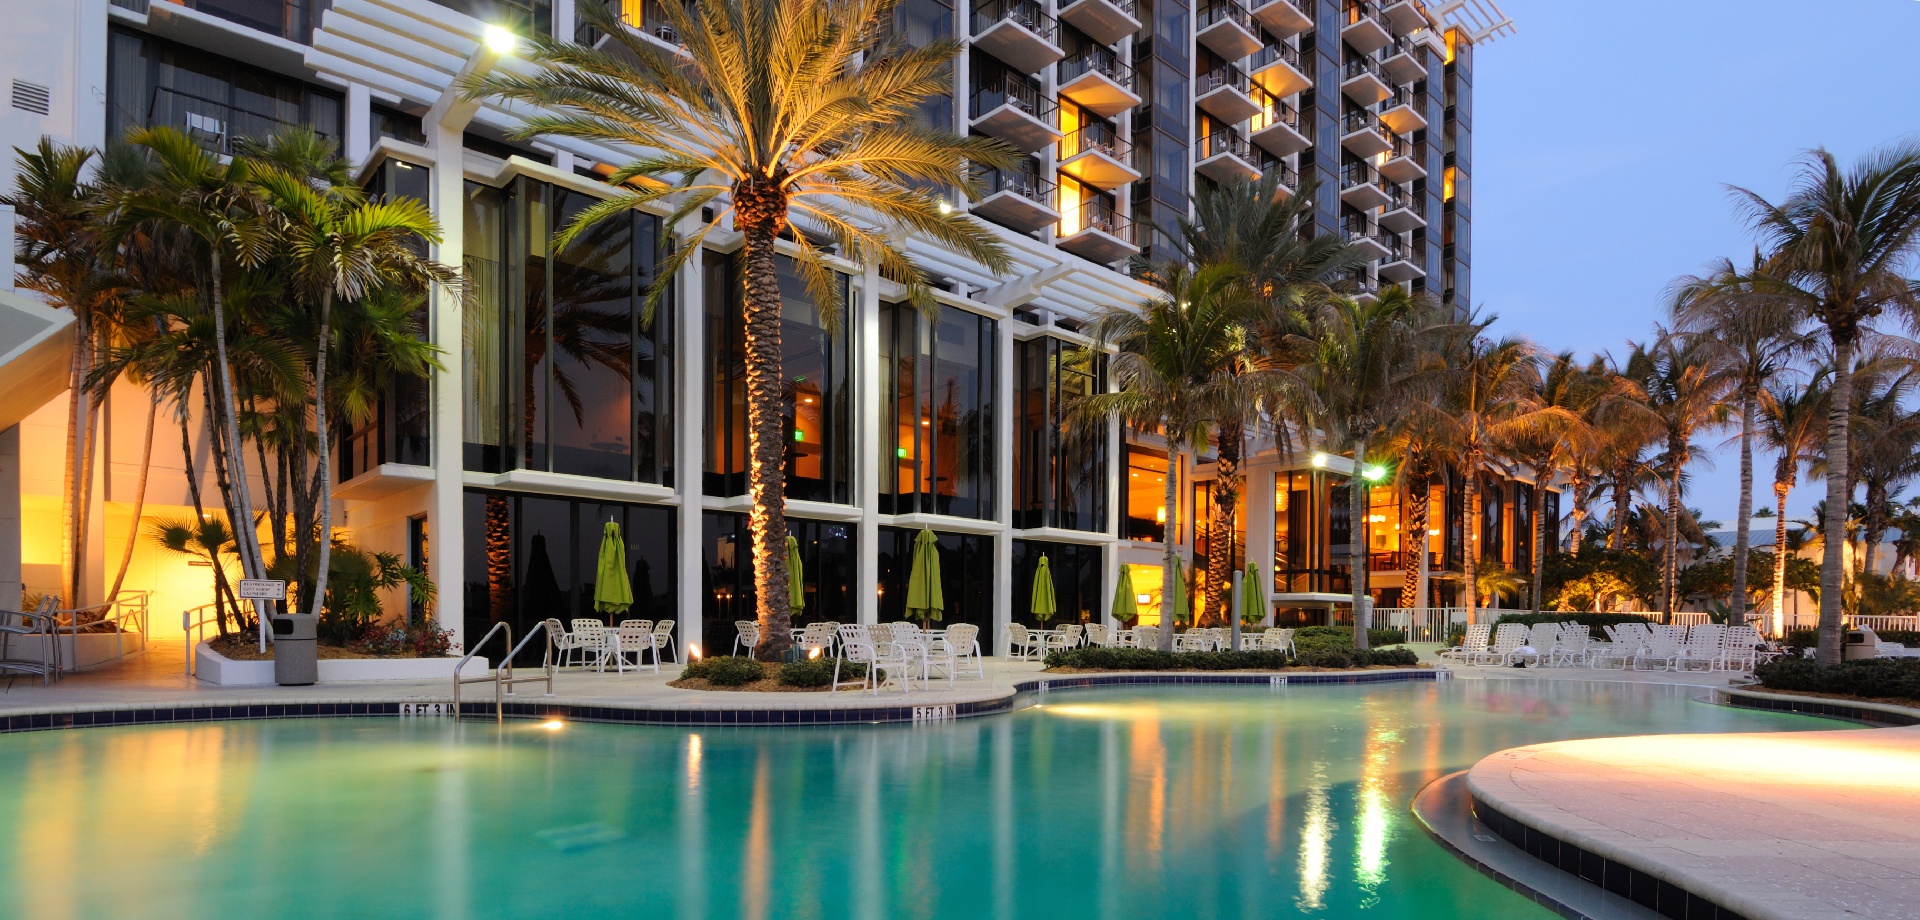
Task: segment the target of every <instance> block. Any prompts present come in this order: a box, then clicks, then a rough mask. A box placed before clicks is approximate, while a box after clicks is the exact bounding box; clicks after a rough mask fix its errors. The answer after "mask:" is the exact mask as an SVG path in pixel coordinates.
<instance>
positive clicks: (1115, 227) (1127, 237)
mask: <svg viewBox="0 0 1920 920" xmlns="http://www.w3.org/2000/svg"><path fill="white" fill-rule="evenodd" d="M1085 230H1098V231H1100V232H1102V233H1105V234H1107V235H1108V236H1111V237H1114V238H1115V239H1119V240H1124V241H1126V242H1129V243H1131V242H1133V221H1132V220H1131V219H1129V218H1128V217H1127V216H1126V215H1124V214H1121V213H1120V212H1119V211H1117V210H1114V207H1113V205H1111V204H1107V203H1106V202H1105V201H1104V200H1099V199H1096V200H1093V201H1083V202H1081V203H1080V206H1079V207H1077V208H1074V209H1073V210H1071V211H1068V212H1067V213H1066V215H1065V216H1063V217H1061V218H1060V235H1061V236H1072V235H1074V234H1076V233H1080V232H1082V231H1085Z"/></svg>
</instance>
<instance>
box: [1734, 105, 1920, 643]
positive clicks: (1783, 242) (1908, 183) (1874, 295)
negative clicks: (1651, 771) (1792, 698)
mask: <svg viewBox="0 0 1920 920" xmlns="http://www.w3.org/2000/svg"><path fill="white" fill-rule="evenodd" d="M1732 191H1733V193H1734V194H1735V196H1736V197H1737V198H1738V200H1739V201H1740V203H1741V205H1742V207H1743V209H1744V210H1745V211H1746V213H1747V216H1748V218H1749V220H1750V221H1751V223H1752V224H1753V227H1754V229H1755V230H1756V231H1758V233H1759V234H1760V236H1761V238H1762V242H1763V244H1764V245H1765V246H1766V248H1767V249H1768V256H1767V261H1766V275H1765V277H1764V278H1763V279H1759V280H1761V282H1762V286H1763V287H1764V288H1765V289H1767V290H1768V291H1769V292H1771V293H1773V294H1776V295H1778V296H1782V297H1785V298H1788V299H1789V300H1790V301H1792V303H1793V304H1794V306H1795V309H1797V310H1798V311H1799V312H1800V314H1801V315H1802V316H1807V317H1811V318H1812V319H1814V320H1816V321H1818V323H1819V324H1820V326H1821V328H1822V329H1823V330H1824V331H1825V333H1826V336H1827V339H1828V342H1829V344H1830V345H1831V347H1832V359H1833V366H1834V369H1835V370H1834V376H1833V399H1832V401H1831V403H1830V405H1829V406H1828V411H1827V451H1826V452H1827V457H1828V465H1827V497H1826V520H1825V521H1824V522H1823V524H1822V528H1823V530H1824V532H1825V536H1826V547H1825V549H1824V551H1823V558H1822V560H1821V566H1820V647H1819V653H1818V657H1819V660H1820V661H1821V662H1823V663H1827V664H1838V663H1839V662H1840V657H1841V648H1840V638H1841V637H1840V621H1841V614H1842V610H1841V590H1840V588H1841V580H1842V577H1843V573H1842V571H1841V562H1842V546H1843V544H1844V543H1845V542H1846V534H1845V528H1846V513H1847V505H1848V503H1849V502H1850V500H1851V498H1852V496H1851V494H1850V492H1849V491H1848V484H1849V482H1850V480H1849V478H1848V469H1847V458H1848V441H1847V436H1848V430H1847V429H1848V423H1849V418H1848V410H1849V408H1850V407H1851V406H1852V405H1853V380H1852V370H1853V356H1854V349H1855V348H1856V346H1857V345H1858V344H1859V341H1860V336H1861V333H1862V332H1864V331H1866V330H1867V329H1868V328H1869V327H1871V325H1872V324H1873V323H1874V322H1875V321H1876V319H1877V318H1878V317H1880V316H1881V315H1882V314H1884V313H1888V312H1891V313H1894V314H1895V315H1896V316H1898V317H1899V318H1901V319H1903V320H1906V321H1909V322H1911V321H1913V320H1914V319H1916V318H1920V294H1917V293H1916V291H1915V289H1914V284H1913V282H1912V280H1911V279H1910V278H1909V276H1908V274H1907V273H1908V271H1909V270H1910V266H1911V263H1912V259H1913V256H1914V253H1915V251H1916V248H1920V144H1916V143H1914V142H1903V143H1900V144H1896V145H1894V146H1891V147H1888V148H1886V149H1884V150H1881V151H1878V152H1875V153H1872V154H1869V155H1867V156H1866V157H1863V158H1862V159H1861V160H1860V161H1859V162H1858V163H1856V164H1854V165H1853V166H1852V167H1851V168H1843V167H1842V166H1841V165H1840V163H1839V161H1838V160H1836V159H1835V158H1834V156H1833V154H1831V153H1829V152H1827V151H1826V150H1815V151H1812V152H1810V153H1808V154H1807V155H1806V157H1805V158H1804V159H1803V160H1802V161H1801V169H1800V172H1799V175H1797V176H1796V177H1795V179H1794V183H1793V186H1792V188H1791V190H1790V191H1789V192H1788V194H1787V197H1786V198H1784V199H1783V200H1781V201H1780V202H1778V203H1775V202H1772V201H1768V200H1767V199H1766V198H1764V197H1762V196H1760V195H1759V194H1757V193H1755V192H1752V191H1749V190H1747V189H1742V188H1734V189H1732Z"/></svg>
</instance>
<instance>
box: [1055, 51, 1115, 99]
mask: <svg viewBox="0 0 1920 920" xmlns="http://www.w3.org/2000/svg"><path fill="white" fill-rule="evenodd" d="M1057 73H1058V77H1057V78H1056V79H1057V81H1058V82H1060V83H1065V82H1067V81H1068V80H1071V79H1073V78H1074V77H1077V76H1079V75H1081V74H1083V73H1098V74H1101V75H1103V76H1105V77H1106V78H1107V79H1109V80H1112V81H1113V82H1115V83H1118V84H1120V85H1121V86H1122V87H1124V88H1126V89H1128V90H1131V89H1133V68H1131V67H1128V66H1127V65H1126V64H1125V63H1124V62H1122V61H1121V60H1120V56H1119V55H1117V54H1114V53H1113V49H1111V48H1108V47H1106V46H1104V45H1095V46H1094V47H1092V48H1089V49H1087V50H1085V51H1082V52H1080V53H1079V54H1076V55H1074V56H1073V57H1070V58H1067V59H1066V60H1064V61H1061V62H1060V65H1059V69H1058V71H1057Z"/></svg>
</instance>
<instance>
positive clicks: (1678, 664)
mask: <svg viewBox="0 0 1920 920" xmlns="http://www.w3.org/2000/svg"><path fill="white" fill-rule="evenodd" d="M1726 632H1727V628H1726V627H1725V626H1722V625H1720V624H1718V623H1702V624H1700V625H1698V626H1695V627H1693V628H1692V629H1689V630H1687V642H1686V644H1685V645H1683V646H1681V647H1680V657H1678V658H1675V659H1674V665H1675V668H1674V669H1675V670H1678V671H1690V670H1700V671H1711V670H1713V669H1715V668H1718V667H1720V666H1721V661H1722V659H1723V658H1724V654H1723V653H1724V651H1725V649H1724V648H1723V647H1722V645H1721V642H1722V640H1723V639H1724V638H1725V636H1726Z"/></svg>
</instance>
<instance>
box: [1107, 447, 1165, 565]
mask: <svg viewBox="0 0 1920 920" xmlns="http://www.w3.org/2000/svg"><path fill="white" fill-rule="evenodd" d="M1174 489H1175V491H1174V494H1175V495H1178V494H1179V486H1178V485H1177V484H1176V485H1175V487H1174ZM1120 497H1121V501H1122V502H1123V504H1124V508H1123V509H1122V511H1121V513H1122V514H1124V515H1125V517H1124V518H1123V519H1122V520H1121V522H1120V537H1121V539H1124V540H1147V541H1150V542H1153V543H1159V542H1162V541H1163V540H1165V539H1166V533H1167V521H1168V520H1169V519H1170V517H1171V516H1170V515H1169V514H1168V512H1167V456H1166V455H1165V454H1162V453H1157V452H1154V451H1149V450H1145V449H1142V448H1139V447H1133V446H1128V448H1127V481H1126V482H1125V483H1124V484H1122V485H1121V488H1120ZM1174 536H1175V539H1176V541H1177V540H1178V538H1179V535H1178V534H1175V535H1174Z"/></svg>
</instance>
